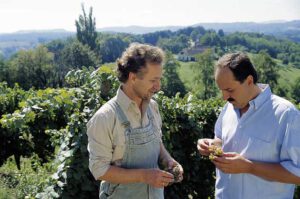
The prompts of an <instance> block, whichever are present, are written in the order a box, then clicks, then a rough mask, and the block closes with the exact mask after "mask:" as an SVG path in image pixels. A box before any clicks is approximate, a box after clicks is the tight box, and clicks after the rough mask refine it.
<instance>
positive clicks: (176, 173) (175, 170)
mask: <svg viewBox="0 0 300 199" xmlns="http://www.w3.org/2000/svg"><path fill="white" fill-rule="evenodd" d="M167 171H168V172H169V173H171V174H173V176H174V183H176V182H179V176H180V167H179V165H176V166H175V167H173V168H172V169H168V170H167ZM171 184H173V183H169V185H171Z"/></svg>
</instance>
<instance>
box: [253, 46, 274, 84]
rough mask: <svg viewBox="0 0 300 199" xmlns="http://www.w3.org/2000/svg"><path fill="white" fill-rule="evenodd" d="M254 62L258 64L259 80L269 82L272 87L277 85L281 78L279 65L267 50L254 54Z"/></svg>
mask: <svg viewBox="0 0 300 199" xmlns="http://www.w3.org/2000/svg"><path fill="white" fill-rule="evenodd" d="M253 63H254V65H255V66H256V69H257V73H258V79H259V82H262V83H267V84H269V85H270V87H271V88H272V89H275V87H276V86H277V79H278V78H279V73H278V66H277V64H276V63H275V62H274V61H273V59H272V58H271V56H270V55H269V54H268V53H267V52H266V51H260V52H259V54H257V55H256V56H254V58H253Z"/></svg>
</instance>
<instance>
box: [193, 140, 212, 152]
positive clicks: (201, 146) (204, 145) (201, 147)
mask: <svg viewBox="0 0 300 199" xmlns="http://www.w3.org/2000/svg"><path fill="white" fill-rule="evenodd" d="M213 141H214V139H208V138H204V139H199V140H198V142H197V149H198V151H199V153H200V154H201V155H205V156H209V154H210V151H209V149H208V147H209V145H210V143H212V142H213Z"/></svg>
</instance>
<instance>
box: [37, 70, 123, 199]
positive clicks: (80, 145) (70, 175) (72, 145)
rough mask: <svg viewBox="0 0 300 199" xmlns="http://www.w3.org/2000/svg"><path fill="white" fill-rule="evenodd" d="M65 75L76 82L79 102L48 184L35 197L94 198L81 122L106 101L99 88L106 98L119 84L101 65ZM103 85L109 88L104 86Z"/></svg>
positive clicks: (96, 190)
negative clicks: (92, 70) (89, 69)
mask: <svg viewBox="0 0 300 199" xmlns="http://www.w3.org/2000/svg"><path fill="white" fill-rule="evenodd" d="M67 79H68V80H67V81H68V83H69V84H71V85H77V86H80V87H77V88H76V90H77V91H78V93H79V94H80V95H77V99H78V101H77V104H80V108H78V109H77V111H75V112H74V113H73V114H71V115H70V120H69V122H68V126H67V127H66V131H67V134H66V135H65V137H64V142H63V143H62V145H61V146H60V150H59V154H58V156H57V158H56V161H57V162H58V163H59V166H58V170H57V171H56V173H55V174H53V175H52V177H51V179H50V181H49V182H50V183H49V185H48V186H47V187H46V188H45V189H44V191H43V192H41V193H39V194H37V195H36V197H37V198H74V197H76V198H98V185H99V183H98V182H96V181H95V180H94V178H93V177H92V175H91V173H90V171H89V169H88V152H87V136H86V126H85V124H86V123H87V121H88V119H89V118H90V117H91V116H92V115H93V114H94V113H95V111H96V110H97V109H98V108H99V107H100V106H101V105H102V104H103V103H104V102H106V100H104V98H101V97H100V96H101V93H102V91H106V93H105V95H106V98H107V100H108V99H110V98H111V97H113V95H114V93H115V92H116V90H117V88H118V86H119V84H118V82H117V79H116V77H115V76H113V75H112V71H111V70H110V69H109V68H108V67H101V68H99V69H98V70H96V71H94V72H90V71H88V70H87V69H84V70H81V71H73V72H70V73H69V74H68V76H67ZM76 80H77V83H76ZM83 80H85V81H83ZM103 82H105V84H103ZM107 86H109V88H110V89H107V88H106V87H107ZM102 95H104V94H102Z"/></svg>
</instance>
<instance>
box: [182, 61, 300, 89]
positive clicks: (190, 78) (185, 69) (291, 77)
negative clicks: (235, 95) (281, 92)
mask: <svg viewBox="0 0 300 199" xmlns="http://www.w3.org/2000/svg"><path fill="white" fill-rule="evenodd" d="M192 63H193V62H180V68H179V69H178V73H179V77H180V78H181V80H182V81H183V83H184V85H185V86H186V88H187V89H188V90H189V91H191V90H193V89H194V88H195V87H197V88H202V85H195V82H194V78H195V73H194V72H193V70H192V69H191V64H192ZM279 67H280V70H279V75H280V77H279V79H278V83H279V84H280V85H282V86H283V88H287V89H289V87H290V86H291V85H292V84H294V82H295V80H296V79H297V78H298V77H300V69H298V68H293V67H291V66H286V65H279ZM263 83H264V82H263ZM197 84H199V83H197Z"/></svg>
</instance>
